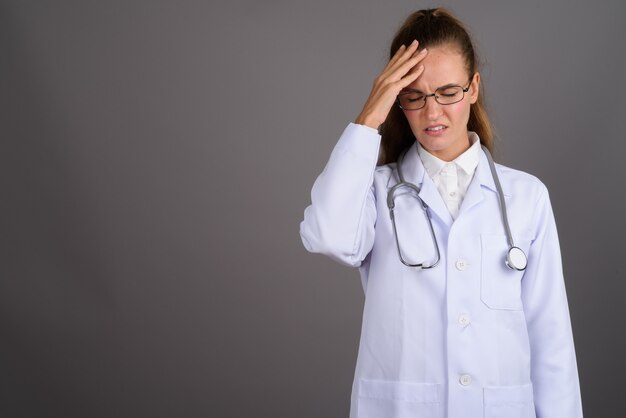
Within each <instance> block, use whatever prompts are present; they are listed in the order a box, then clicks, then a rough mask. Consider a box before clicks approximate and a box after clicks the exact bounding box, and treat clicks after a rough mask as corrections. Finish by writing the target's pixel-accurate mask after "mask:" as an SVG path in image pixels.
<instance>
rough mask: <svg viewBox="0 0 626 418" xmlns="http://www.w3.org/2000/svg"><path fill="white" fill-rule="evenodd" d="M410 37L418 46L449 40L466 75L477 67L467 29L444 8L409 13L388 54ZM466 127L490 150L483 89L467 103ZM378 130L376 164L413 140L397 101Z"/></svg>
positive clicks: (391, 157) (394, 157) (389, 159)
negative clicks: (455, 49) (464, 65)
mask: <svg viewBox="0 0 626 418" xmlns="http://www.w3.org/2000/svg"><path fill="white" fill-rule="evenodd" d="M413 39H417V40H418V42H419V49H423V48H427V47H434V46H441V45H445V44H453V45H454V46H456V47H457V48H458V49H459V52H460V53H461V55H463V57H464V58H465V62H466V64H467V68H466V69H467V73H468V76H469V77H470V78H471V77H472V76H473V75H474V73H476V71H477V70H478V60H477V57H476V53H475V52H474V46H473V45H472V40H471V39H470V36H469V34H468V32H467V29H465V26H464V25H463V23H461V21H460V20H458V19H457V18H456V17H454V16H453V15H452V14H451V13H450V12H449V11H447V10H446V9H443V8H437V9H424V10H419V11H417V12H414V13H412V14H411V15H409V17H407V19H406V20H405V21H404V23H403V24H402V26H401V27H400V29H398V32H396V35H395V36H394V38H393V41H392V42H391V48H390V51H389V58H390V59H391V57H393V55H394V54H395V53H396V51H397V50H398V48H400V46H401V45H409V44H410V43H411V42H412V41H413ZM467 129H468V130H469V131H474V132H476V133H477V134H478V136H479V137H480V142H481V143H482V144H483V145H485V146H486V147H487V149H489V151H492V153H493V133H492V128H491V123H490V122H489V118H488V117H487V112H486V110H485V105H484V98H483V89H480V90H479V92H478V100H477V101H476V103H474V104H472V105H471V107H470V116H469V121H468V122H467ZM380 133H381V136H382V144H381V148H382V149H381V151H382V152H381V156H380V159H379V163H380V164H387V163H390V162H394V161H396V160H397V159H398V155H399V154H400V152H402V150H404V149H405V148H407V147H409V146H411V145H412V144H413V143H414V142H415V141H416V138H415V135H413V132H412V131H411V127H410V126H409V122H408V121H407V119H406V117H405V116H404V113H403V112H402V109H400V107H399V106H397V105H394V106H393V107H392V109H391V111H390V112H389V115H388V116H387V119H386V120H385V122H383V124H382V125H381V126H380Z"/></svg>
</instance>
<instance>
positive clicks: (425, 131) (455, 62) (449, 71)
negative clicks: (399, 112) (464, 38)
mask: <svg viewBox="0 0 626 418" xmlns="http://www.w3.org/2000/svg"><path fill="white" fill-rule="evenodd" d="M427 49H428V54H427V55H426V58H424V59H423V60H422V62H421V64H423V65H424V72H423V73H422V75H420V76H419V77H418V78H417V79H416V80H415V81H414V82H413V83H411V84H410V85H409V86H408V87H407V88H411V89H416V90H420V91H421V92H423V93H424V94H431V93H434V92H435V90H437V89H438V88H439V87H443V86H448V85H457V86H461V87H463V88H465V87H467V86H468V84H470V80H469V79H468V76H467V70H466V63H465V59H464V58H463V56H462V55H461V54H460V53H459V52H458V51H457V50H456V49H455V48H454V47H452V46H438V47H433V48H427ZM479 84H480V74H478V73H475V74H474V76H473V77H472V80H471V84H470V87H469V90H468V91H467V93H465V96H464V97H463V100H461V101H460V102H458V103H453V104H449V105H441V104H439V103H437V101H436V100H435V98H434V97H428V98H427V99H426V105H425V106H424V107H423V108H421V109H418V110H404V115H405V116H406V118H407V120H408V121H409V125H410V126H411V130H412V131H413V134H414V135H415V137H416V138H417V140H418V141H419V143H420V144H421V145H422V147H424V148H425V149H426V150H428V151H429V152H430V153H431V154H433V155H435V156H436V157H438V158H440V159H442V160H444V161H452V160H454V159H455V158H456V157H458V156H459V155H461V154H462V153H463V152H464V151H465V150H467V149H468V148H469V146H470V143H469V137H468V135H467V121H468V120H469V115H470V105H471V104H472V103H476V100H477V99H478V88H479Z"/></svg>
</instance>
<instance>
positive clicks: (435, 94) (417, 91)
mask: <svg viewBox="0 0 626 418" xmlns="http://www.w3.org/2000/svg"><path fill="white" fill-rule="evenodd" d="M471 85H472V79H470V81H469V84H468V85H467V87H465V88H463V87H462V86H459V85H451V86H450V85H448V86H443V87H438V88H437V89H436V90H435V92H434V93H430V94H424V96H423V99H424V100H423V104H422V106H421V107H418V108H417V109H405V108H403V107H402V105H401V104H400V96H401V95H402V94H407V93H423V92H422V91H420V90H416V89H408V90H405V91H403V92H400V93H398V95H397V96H396V102H397V103H398V107H400V109H402V110H421V109H423V108H424V107H426V99H428V98H429V97H434V98H435V101H436V102H437V103H438V104H440V105H441V106H448V105H452V104H456V103H459V102H460V101H462V100H463V99H465V93H467V92H468V91H469V88H470V86H471ZM451 87H461V91H462V92H463V96H462V97H461V98H460V99H459V100H457V101H456V102H452V103H440V102H439V100H437V97H438V96H437V90H439V89H448V88H451Z"/></svg>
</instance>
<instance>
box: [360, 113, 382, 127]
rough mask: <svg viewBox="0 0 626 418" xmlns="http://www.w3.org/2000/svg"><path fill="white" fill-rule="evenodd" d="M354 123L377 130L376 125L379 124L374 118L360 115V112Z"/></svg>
mask: <svg viewBox="0 0 626 418" xmlns="http://www.w3.org/2000/svg"><path fill="white" fill-rule="evenodd" d="M354 123H357V124H359V125H364V126H367V127H369V128H372V129H376V130H378V127H379V126H380V123H378V122H377V121H376V120H374V119H373V118H371V117H368V116H366V115H362V114H361V115H359V116H358V117H357V118H356V120H355V121H354Z"/></svg>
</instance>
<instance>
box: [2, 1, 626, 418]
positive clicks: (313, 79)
mask: <svg viewBox="0 0 626 418" xmlns="http://www.w3.org/2000/svg"><path fill="white" fill-rule="evenodd" d="M219 3H222V4H219ZM435 4H436V3H432V2H400V1H398V2H388V1H374V0H367V1H365V0H350V1H343V2H334V1H332V2H331V1H326V2H315V1H302V0H297V1H287V0H273V1H264V2H259V1H252V0H250V1H247V0H238V1H229V2H226V1H223V2H200V1H176V2H175V1H169V2H166V1H145V2H138V1H133V2H127V1H107V2H102V1H55V2H36V1H18V0H15V1H2V2H1V3H0V141H1V143H0V190H1V192H2V197H1V198H0V416H3V417H4V416H6V417H94V418H97V417H139V416H151V417H173V416H180V417H208V416H211V417H252V416H254V417H300V418H304V417H320V416H326V417H341V416H346V414H347V410H348V400H349V393H350V384H351V379H352V373H353V370H354V363H355V359H356V352H357V344H358V337H359V331H360V320H361V309H362V304H363V293H362V290H361V287H360V282H359V279H358V273H357V271H356V270H353V269H348V268H345V267H342V266H339V265H338V264H335V263H334V262H333V261H331V260H329V259H326V258H324V257H322V256H319V255H310V254H308V253H306V252H305V250H304V248H303V247H302V244H301V242H300V237H299V234H298V227H299V222H300V220H301V219H302V215H303V210H304V208H305V207H306V205H308V204H309V192H310V188H311V185H312V184H313V181H314V179H315V177H316V176H317V174H318V173H319V172H320V171H321V170H322V168H323V166H324V164H325V162H326V160H327V158H328V156H329V153H330V151H331V149H332V147H333V145H334V144H335V142H336V140H337V139H338V137H339V135H340V134H341V132H342V130H343V129H344V127H345V126H346V125H347V123H348V122H350V121H352V120H354V118H355V117H356V115H357V114H358V113H359V111H360V109H361V106H362V104H363V103H364V101H365V99H366V97H367V95H368V93H369V89H370V87H371V83H372V80H373V78H374V77H375V76H376V74H378V72H379V71H380V70H381V69H382V67H383V66H384V64H385V61H386V54H387V48H388V44H389V42H390V40H391V37H392V35H393V33H394V31H395V29H396V28H397V26H398V25H399V24H400V23H401V21H402V20H403V19H404V17H405V16H406V15H407V14H408V13H409V12H410V11H413V10H415V9H417V8H422V7H425V6H432V5H435ZM444 4H445V5H447V6H448V7H450V8H451V9H452V10H453V11H454V12H455V13H456V14H457V15H458V16H459V17H460V18H461V19H462V20H464V21H465V22H466V23H467V24H468V25H469V27H470V28H471V29H472V33H473V36H474V38H475V40H476V41H477V44H478V47H479V50H480V52H481V53H482V56H483V58H484V61H485V65H484V68H483V72H482V74H483V81H484V88H485V90H486V93H487V97H488V104H489V107H490V109H491V116H492V118H493V121H494V124H495V127H496V130H497V133H498V135H499V138H500V141H499V143H498V150H499V151H498V153H497V157H499V158H498V159H499V160H500V161H501V162H503V163H505V164H507V165H511V166H513V167H515V168H518V169H522V170H525V171H528V172H531V173H533V174H535V175H537V176H539V177H540V178H541V179H542V180H543V181H544V182H545V183H546V184H547V186H548V187H549V189H550V192H551V198H552V204H553V207H554V211H555V214H556V218H557V224H558V228H559V233H560V237H561V246H562V252H563V262H564V268H565V273H566V283H567V289H568V295H569V301H570V306H571V315H572V323H573V328H574V334H575V339H576V348H577V353H578V362H579V369H580V377H581V385H582V393H583V403H584V408H585V412H586V415H587V416H589V417H595V418H601V417H615V416H619V415H620V414H623V413H624V411H626V408H625V407H624V404H625V400H624V399H625V398H624V396H623V395H622V388H623V387H624V384H623V379H624V376H625V375H626V361H624V355H623V353H624V352H626V341H625V338H624V327H625V325H626V320H625V319H624V318H626V304H625V303H624V295H625V290H626V285H625V279H626V277H625V274H624V264H623V261H622V258H621V257H622V256H623V254H624V252H625V250H626V248H625V245H624V235H625V232H626V221H625V220H624V213H625V211H626V202H625V197H624V186H623V179H625V178H626V168H625V164H624V153H625V152H626V144H625V140H626V136H625V135H624V120H625V117H626V81H625V80H624V74H626V58H625V56H626V55H625V52H626V51H625V49H626V48H625V47H624V39H626V26H625V25H624V24H623V22H624V20H625V18H626V11H625V6H624V3H623V2H620V1H603V2H598V1H591V0H586V1H575V2H570V1H565V0H559V1H551V2H545V1H538V0H531V1H526V2H506V4H505V2H502V1H495V0H485V1H480V2H478V1H476V2H468V1H462V0H458V1H448V2H444ZM242 103H243V104H242Z"/></svg>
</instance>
